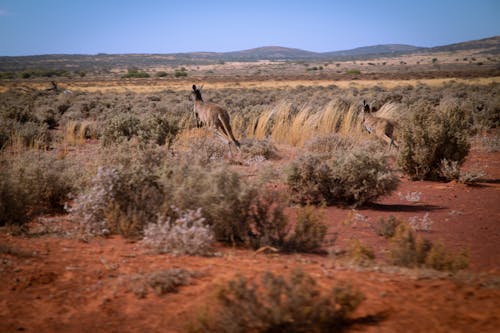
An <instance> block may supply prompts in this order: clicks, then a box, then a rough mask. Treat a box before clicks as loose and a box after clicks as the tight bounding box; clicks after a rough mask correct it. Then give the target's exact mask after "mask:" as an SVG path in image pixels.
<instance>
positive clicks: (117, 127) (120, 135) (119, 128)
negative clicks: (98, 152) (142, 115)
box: [102, 114, 140, 146]
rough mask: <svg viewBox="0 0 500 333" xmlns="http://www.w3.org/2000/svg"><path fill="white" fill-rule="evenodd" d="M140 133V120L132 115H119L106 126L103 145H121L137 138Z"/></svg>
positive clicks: (103, 133)
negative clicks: (134, 137)
mask: <svg viewBox="0 0 500 333" xmlns="http://www.w3.org/2000/svg"><path fill="white" fill-rule="evenodd" d="M139 131H140V120H139V118H137V117H135V116H133V115H130V114H125V115H118V116H115V117H113V118H111V119H109V120H108V121H107V122H106V124H105V125H104V129H103V132H102V143H103V145H105V146H108V145H110V144H112V143H121V142H123V141H126V140H130V139H131V138H132V137H133V136H137V135H138V134H139Z"/></svg>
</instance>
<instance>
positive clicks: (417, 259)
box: [390, 223, 468, 272]
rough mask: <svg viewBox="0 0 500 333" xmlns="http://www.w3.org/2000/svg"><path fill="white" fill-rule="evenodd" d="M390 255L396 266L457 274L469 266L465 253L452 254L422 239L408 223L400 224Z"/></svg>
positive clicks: (438, 245)
mask: <svg viewBox="0 0 500 333" xmlns="http://www.w3.org/2000/svg"><path fill="white" fill-rule="evenodd" d="M391 243H392V244H391V247H390V255H391V261H392V263H393V264H394V265H397V266H404V267H428V268H433V269H436V270H442V271H452V272H456V271H458V270H461V269H464V268H466V267H467V266H468V256H467V254H466V253H465V252H462V253H459V254H452V253H450V252H449V251H448V250H447V249H446V248H445V247H444V246H443V245H442V244H434V243H432V242H431V241H429V240H426V239H422V238H420V237H419V236H418V235H417V234H415V232H414V231H413V230H412V228H411V227H410V226H409V224H407V223H400V224H399V225H398V226H397V227H396V232H395V234H394V236H393V237H392V238H391Z"/></svg>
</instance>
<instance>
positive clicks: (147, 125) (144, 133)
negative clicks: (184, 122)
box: [138, 114, 179, 147]
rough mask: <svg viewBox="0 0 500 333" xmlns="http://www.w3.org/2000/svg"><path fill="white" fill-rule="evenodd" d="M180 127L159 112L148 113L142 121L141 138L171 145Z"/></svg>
mask: <svg viewBox="0 0 500 333" xmlns="http://www.w3.org/2000/svg"><path fill="white" fill-rule="evenodd" d="M178 131H179V128H178V127H177V126H176V125H175V124H173V123H171V122H169V121H168V120H167V118H166V117H164V116H160V115H158V114H152V115H148V116H147V117H146V118H145V119H144V120H142V121H141V124H140V129H139V133H138V134H139V138H140V139H141V140H143V141H145V142H148V141H152V142H154V143H156V144H158V145H164V144H166V145H167V146H169V147H170V146H171V145H172V143H173V141H174V139H175V136H176V135H177V132H178Z"/></svg>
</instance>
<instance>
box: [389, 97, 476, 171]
mask: <svg viewBox="0 0 500 333" xmlns="http://www.w3.org/2000/svg"><path fill="white" fill-rule="evenodd" d="M468 129H469V123H468V121H467V117H466V114H465V112H464V111H463V110H462V109H460V108H458V107H453V108H448V109H446V110H439V109H438V110H435V109H434V108H432V107H430V106H429V105H424V106H423V107H422V109H421V110H419V111H416V112H414V113H413V115H412V116H411V118H410V119H408V120H406V122H404V123H403V124H402V127H401V132H400V135H399V137H400V141H401V142H400V145H401V146H400V155H399V159H398V162H399V165H400V166H401V168H402V169H403V171H404V172H405V173H406V174H408V175H409V176H410V177H412V178H413V179H442V177H443V174H442V173H441V164H442V163H443V162H442V161H443V160H447V161H448V162H447V163H457V166H460V165H461V164H462V163H463V161H464V160H465V157H466V156H467V154H468V152H469V148H470V144H469V142H468V135H469V133H468Z"/></svg>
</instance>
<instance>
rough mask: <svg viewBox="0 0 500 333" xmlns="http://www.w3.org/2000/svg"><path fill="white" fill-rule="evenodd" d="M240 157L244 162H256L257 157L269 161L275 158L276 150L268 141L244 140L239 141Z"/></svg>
mask: <svg viewBox="0 0 500 333" xmlns="http://www.w3.org/2000/svg"><path fill="white" fill-rule="evenodd" d="M241 156H242V157H243V158H244V159H246V160H256V159H258V158H259V157H261V158H262V159H263V160H269V159H271V158H274V157H276V156H277V150H276V147H275V146H274V144H273V143H272V142H271V141H269V140H265V139H264V140H258V139H244V140H241Z"/></svg>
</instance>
